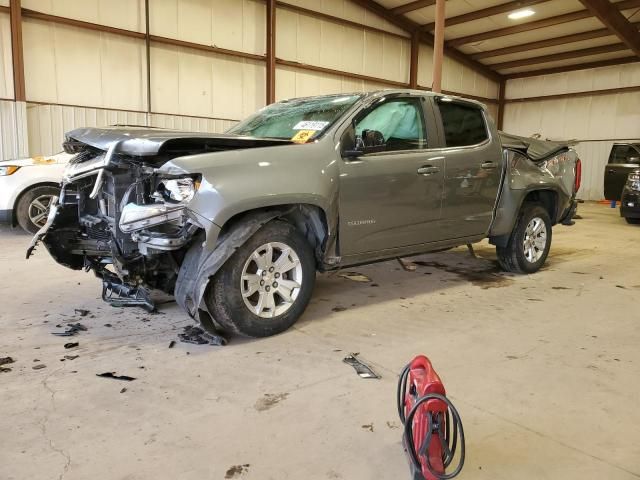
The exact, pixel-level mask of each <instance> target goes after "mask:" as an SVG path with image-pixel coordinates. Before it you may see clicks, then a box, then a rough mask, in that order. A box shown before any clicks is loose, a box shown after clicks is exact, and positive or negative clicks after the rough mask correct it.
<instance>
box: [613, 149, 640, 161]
mask: <svg viewBox="0 0 640 480" xmlns="http://www.w3.org/2000/svg"><path fill="white" fill-rule="evenodd" d="M609 163H622V164H624V163H640V153H638V151H637V150H636V149H635V148H633V147H632V146H631V145H614V147H613V150H612V151H611V157H609Z"/></svg>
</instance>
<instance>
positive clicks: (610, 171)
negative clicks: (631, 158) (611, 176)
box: [607, 170, 616, 173]
mask: <svg viewBox="0 0 640 480" xmlns="http://www.w3.org/2000/svg"><path fill="white" fill-rule="evenodd" d="M607 173H616V171H615V170H607Z"/></svg>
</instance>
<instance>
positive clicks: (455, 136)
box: [438, 101, 489, 147]
mask: <svg viewBox="0 0 640 480" xmlns="http://www.w3.org/2000/svg"><path fill="white" fill-rule="evenodd" d="M438 107H439V108H440V116H441V117H442V126H443V128H444V137H445V141H446V143H447V147H464V146H467V145H476V144H478V143H482V142H484V141H485V140H486V139H488V138H489V134H488V132H487V126H486V125H485V123H484V116H483V115H482V111H481V110H480V109H479V108H475V107H472V106H467V105H461V104H459V103H454V102H442V101H440V102H438Z"/></svg>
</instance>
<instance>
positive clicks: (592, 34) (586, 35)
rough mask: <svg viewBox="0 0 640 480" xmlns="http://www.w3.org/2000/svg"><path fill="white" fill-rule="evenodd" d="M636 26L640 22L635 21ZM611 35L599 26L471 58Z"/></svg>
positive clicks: (482, 53)
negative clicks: (594, 28) (596, 28)
mask: <svg viewBox="0 0 640 480" xmlns="http://www.w3.org/2000/svg"><path fill="white" fill-rule="evenodd" d="M635 25H636V28H637V26H638V25H640V22H638V23H635ZM610 35H613V34H612V33H611V32H610V31H609V29H607V28H599V29H598V30H589V31H588V32H581V33H573V34H571V35H563V36H562V37H555V38H547V39H545V40H538V41H537V42H529V43H521V44H520V45H513V46H511V47H504V48H496V49H495V50H487V51H485V52H479V53H474V54H473V55H471V58H473V59H475V60H480V59H481V58H490V57H499V56H501V55H510V54H512V53H520V52H529V51H531V50H537V49H538V48H547V47H555V46H558V45H566V44H569V43H574V42H581V41H584V40H592V39H594V38H602V37H608V36H610Z"/></svg>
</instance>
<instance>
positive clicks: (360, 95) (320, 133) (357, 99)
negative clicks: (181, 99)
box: [225, 92, 367, 143]
mask: <svg viewBox="0 0 640 480" xmlns="http://www.w3.org/2000/svg"><path fill="white" fill-rule="evenodd" d="M339 97H353V101H352V102H351V103H350V104H349V106H348V107H347V108H346V109H345V110H344V111H343V112H342V113H340V114H339V115H337V116H336V117H335V118H334V119H333V120H331V121H330V122H329V123H328V124H327V125H326V126H325V127H324V128H322V129H321V130H317V131H316V132H315V133H314V134H313V136H311V137H310V138H309V139H308V140H307V141H306V142H304V143H311V142H314V141H317V140H319V139H321V138H322V137H324V136H326V135H327V133H329V132H330V131H331V130H332V129H333V127H335V125H336V124H338V123H340V122H341V120H342V119H343V118H345V115H349V114H350V112H352V111H353V109H354V108H355V107H357V106H358V105H359V104H360V103H361V102H362V100H363V99H364V98H365V97H367V93H364V92H353V93H332V94H328V95H316V96H312V97H298V98H290V99H286V100H281V101H279V102H276V103H272V104H270V105H267V106H265V107H263V108H261V109H260V110H258V111H257V112H255V113H253V114H251V115H250V116H248V117H247V118H245V119H243V120H242V121H240V122H239V123H237V124H236V125H234V126H233V127H231V128H229V129H228V130H227V131H226V132H225V133H226V134H230V135H240V136H248V137H254V138H264V139H274V140H287V141H293V137H262V136H255V135H253V134H247V133H237V132H236V131H235V130H236V129H238V128H240V126H241V125H243V124H245V123H249V122H250V121H251V120H252V119H254V118H256V117H258V116H259V115H260V112H262V111H263V110H265V109H267V108H269V107H272V106H274V105H278V104H286V103H287V102H293V101H296V102H299V103H300V104H304V102H305V101H310V100H314V99H319V98H327V99H329V98H339ZM310 121H313V120H310Z"/></svg>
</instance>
